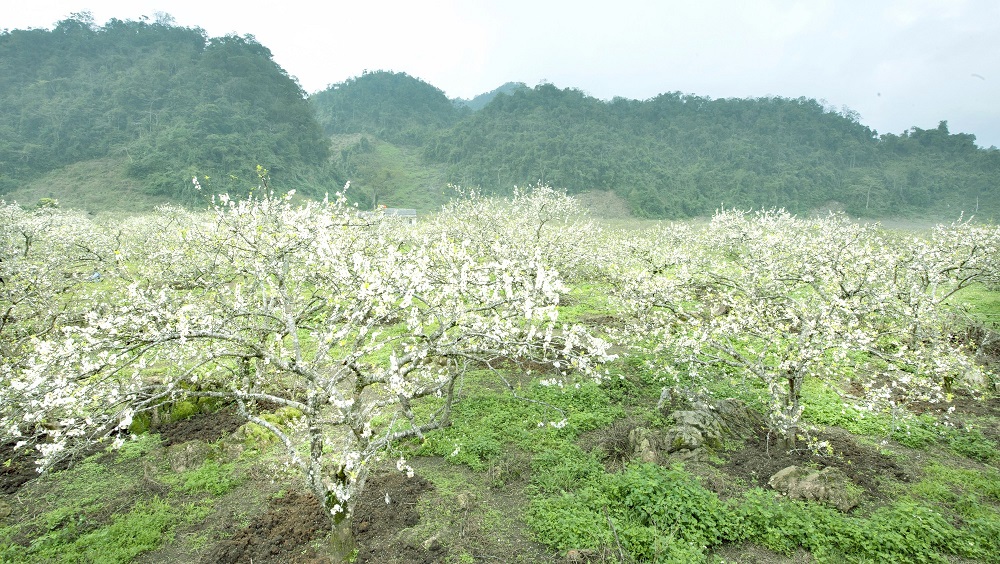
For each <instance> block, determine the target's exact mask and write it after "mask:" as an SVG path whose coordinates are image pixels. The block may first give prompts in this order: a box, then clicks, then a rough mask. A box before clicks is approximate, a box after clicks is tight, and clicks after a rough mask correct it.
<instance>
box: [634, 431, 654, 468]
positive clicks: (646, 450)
mask: <svg viewBox="0 0 1000 564" xmlns="http://www.w3.org/2000/svg"><path fill="white" fill-rule="evenodd" d="M628 444H629V448H630V449H631V451H632V458H634V459H638V460H640V461H642V462H652V463H656V461H657V458H659V457H658V456H657V454H656V453H657V452H658V451H659V438H658V437H657V436H656V433H655V432H653V431H651V430H649V429H646V428H645V427H636V428H635V429H632V430H631V431H629V434H628Z"/></svg>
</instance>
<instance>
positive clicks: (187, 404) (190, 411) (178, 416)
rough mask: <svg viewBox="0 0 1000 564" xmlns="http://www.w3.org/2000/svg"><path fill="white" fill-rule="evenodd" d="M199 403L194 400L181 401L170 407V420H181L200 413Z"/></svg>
mask: <svg viewBox="0 0 1000 564" xmlns="http://www.w3.org/2000/svg"><path fill="white" fill-rule="evenodd" d="M198 411H199V410H198V404H197V403H196V402H194V401H189V400H184V401H179V402H177V403H175V404H174V405H173V407H171V408H170V420H171V421H180V420H182V419H187V418H188V417H192V416H194V415H197V414H198Z"/></svg>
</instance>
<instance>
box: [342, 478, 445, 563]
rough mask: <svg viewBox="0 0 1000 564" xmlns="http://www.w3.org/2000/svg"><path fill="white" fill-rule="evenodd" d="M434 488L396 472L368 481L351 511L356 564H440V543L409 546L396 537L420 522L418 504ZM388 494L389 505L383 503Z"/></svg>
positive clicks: (424, 481)
mask: <svg viewBox="0 0 1000 564" xmlns="http://www.w3.org/2000/svg"><path fill="white" fill-rule="evenodd" d="M433 488H434V485H433V484H431V483H430V482H429V481H427V480H425V479H424V478H421V477H420V476H414V477H412V478H407V477H406V476H405V475H404V474H401V473H399V472H396V471H388V472H385V473H380V474H375V475H373V476H371V477H370V478H368V482H367V483H366V484H365V490H364V492H363V493H362V494H361V499H360V500H359V501H358V505H357V506H356V507H355V508H354V523H353V532H354V539H355V541H356V542H357V547H358V558H357V560H356V562H358V563H369V564H375V563H378V564H390V563H404V562H406V563H420V562H428V563H429V562H440V561H442V560H443V559H444V556H445V554H444V552H443V550H444V549H443V547H442V546H441V544H440V543H436V542H428V543H427V546H426V547H424V546H422V545H421V544H420V543H410V542H406V541H405V540H403V539H400V538H399V532H400V531H401V530H402V529H406V528H408V527H413V526H414V525H416V524H417V523H419V522H420V513H419V512H418V511H417V502H418V501H419V500H420V496H421V495H423V494H424V492H428V491H431V490H432V489H433ZM387 494H388V499H389V503H386V495H387Z"/></svg>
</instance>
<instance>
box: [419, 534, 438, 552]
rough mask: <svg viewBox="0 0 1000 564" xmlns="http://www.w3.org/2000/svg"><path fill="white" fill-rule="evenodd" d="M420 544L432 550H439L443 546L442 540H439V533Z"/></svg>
mask: <svg viewBox="0 0 1000 564" xmlns="http://www.w3.org/2000/svg"><path fill="white" fill-rule="evenodd" d="M420 544H421V545H422V546H423V547H424V550H429V551H431V552H437V551H439V550H441V548H442V547H441V541H439V540H438V535H434V536H432V537H430V538H429V539H427V540H425V541H424V542H422V543H420Z"/></svg>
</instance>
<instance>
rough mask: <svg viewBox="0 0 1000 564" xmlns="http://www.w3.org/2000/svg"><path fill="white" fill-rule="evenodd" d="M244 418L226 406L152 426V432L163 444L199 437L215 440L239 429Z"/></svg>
mask: <svg viewBox="0 0 1000 564" xmlns="http://www.w3.org/2000/svg"><path fill="white" fill-rule="evenodd" d="M246 422H247V421H246V419H244V418H243V417H241V416H240V415H239V414H238V413H236V408H235V407H226V408H223V409H220V410H218V411H213V412H210V413H199V414H197V415H193V416H191V417H188V418H187V419H181V420H180V421H173V422H171V423H163V424H160V425H157V426H155V427H153V429H152V431H153V432H154V433H159V434H160V438H162V439H163V446H170V445H174V444H180V443H186V442H188V441H191V440H194V439H199V440H202V441H205V442H206V443H212V442H215V441H217V440H219V439H221V438H222V437H225V436H226V435H229V434H230V433H233V432H234V431H236V429H239V428H240V426H241V425H243V424H244V423H246Z"/></svg>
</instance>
